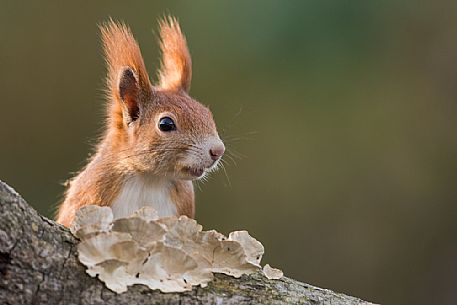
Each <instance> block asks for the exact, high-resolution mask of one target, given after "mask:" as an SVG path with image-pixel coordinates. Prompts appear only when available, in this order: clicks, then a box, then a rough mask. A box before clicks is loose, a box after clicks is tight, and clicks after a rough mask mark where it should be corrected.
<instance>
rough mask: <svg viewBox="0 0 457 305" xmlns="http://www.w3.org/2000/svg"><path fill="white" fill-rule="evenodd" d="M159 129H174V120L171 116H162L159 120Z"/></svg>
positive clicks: (165, 130) (166, 130)
mask: <svg viewBox="0 0 457 305" xmlns="http://www.w3.org/2000/svg"><path fill="white" fill-rule="evenodd" d="M159 129H160V130H161V131H164V132H168V131H173V130H176V125H175V122H174V121H173V119H172V118H169V117H167V116H166V117H163V118H161V119H160V121H159Z"/></svg>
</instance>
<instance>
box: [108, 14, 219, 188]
mask: <svg viewBox="0 0 457 305" xmlns="http://www.w3.org/2000/svg"><path fill="white" fill-rule="evenodd" d="M159 24H160V46H161V50H162V64H161V68H160V70H159V73H158V74H159V82H158V84H157V85H155V86H154V85H152V84H151V82H150V80H149V76H148V73H147V71H146V67H145V64H144V61H143V58H142V56H141V52H140V48H139V46H138V43H137V42H136V41H135V39H134V37H133V35H132V33H131V31H130V29H129V28H128V27H127V26H125V25H124V24H122V23H117V22H114V21H112V20H110V21H109V22H108V23H106V24H104V25H102V26H101V27H100V28H101V34H102V40H103V45H104V50H105V55H106V62H107V66H108V77H107V95H108V120H107V125H108V126H107V139H109V141H108V142H109V144H110V145H109V147H107V148H106V150H107V151H106V154H109V155H110V156H111V158H113V159H114V161H115V164H116V165H117V166H120V167H122V169H127V170H129V171H131V172H143V173H151V174H154V175H157V176H161V177H170V178H175V179H189V180H192V179H199V178H201V177H203V176H204V175H205V174H206V173H208V172H210V171H212V170H214V169H215V168H217V165H218V162H219V161H220V158H221V157H222V155H223V153H224V150H225V147H224V144H223V142H222V141H221V139H220V138H219V135H218V133H217V129H216V124H215V123H214V119H213V116H212V114H211V111H210V110H209V109H208V108H207V107H205V106H204V105H202V104H200V103H199V102H197V101H196V100H195V99H193V98H191V97H190V96H189V95H188V92H189V88H190V82H191V78H192V62H191V58H190V54H189V50H188V48H187V43H186V39H185V37H184V35H183V34H182V32H181V29H180V26H179V24H178V22H177V20H176V19H174V18H171V17H168V18H165V19H163V20H161V21H160V22H159Z"/></svg>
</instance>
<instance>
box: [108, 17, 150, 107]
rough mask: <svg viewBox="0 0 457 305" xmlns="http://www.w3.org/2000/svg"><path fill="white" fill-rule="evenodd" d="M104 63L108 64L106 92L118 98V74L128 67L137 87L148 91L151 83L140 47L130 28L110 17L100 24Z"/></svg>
mask: <svg viewBox="0 0 457 305" xmlns="http://www.w3.org/2000/svg"><path fill="white" fill-rule="evenodd" d="M100 31H101V36H102V40H103V47H104V51H105V58H106V63H107V65H108V78H107V85H108V93H109V94H111V96H112V97H113V98H114V99H120V98H121V96H120V92H119V89H120V87H119V75H121V74H122V73H123V72H125V71H126V70H125V68H126V67H129V69H130V72H128V73H131V74H132V75H135V76H136V79H137V83H138V88H139V90H142V91H143V92H144V93H145V94H147V93H148V92H150V90H151V83H150V81H149V76H148V73H147V71H146V67H145V64H144V61H143V57H142V56H141V51H140V47H139V46H138V43H137V42H136V41H135V38H134V37H133V35H132V32H131V31H130V29H129V28H128V27H127V26H126V25H125V24H123V23H119V22H115V21H113V20H112V19H110V20H109V21H108V22H106V23H105V24H102V25H101V26H100Z"/></svg>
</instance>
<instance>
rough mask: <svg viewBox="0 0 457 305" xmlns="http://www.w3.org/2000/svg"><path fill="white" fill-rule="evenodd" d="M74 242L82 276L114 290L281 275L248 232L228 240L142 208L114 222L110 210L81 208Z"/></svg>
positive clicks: (182, 287) (174, 288)
mask: <svg viewBox="0 0 457 305" xmlns="http://www.w3.org/2000/svg"><path fill="white" fill-rule="evenodd" d="M71 232H72V233H73V235H75V236H76V237H78V238H79V239H80V240H81V242H80V243H79V244H78V257H79V260H80V262H81V263H82V264H84V265H85V266H86V267H87V270H86V272H87V273H88V274H89V275H91V276H93V277H96V276H97V275H98V278H99V279H100V280H101V281H103V282H104V283H105V285H106V286H107V287H108V288H109V289H111V290H113V291H115V292H117V293H122V292H125V291H126V290H127V288H128V286H131V285H134V284H143V285H146V286H148V287H149V288H151V289H160V290H161V291H162V292H181V291H187V290H191V289H192V286H197V285H200V286H202V287H205V286H206V285H207V284H208V282H210V281H211V280H212V279H213V273H224V274H227V275H230V276H234V277H237V278H238V277H240V276H241V275H243V274H251V273H253V272H256V271H262V272H263V273H264V274H265V276H266V277H268V278H269V279H279V278H281V277H282V271H281V270H279V269H274V268H271V267H270V266H269V265H266V266H265V267H264V268H263V269H262V268H261V266H260V261H261V259H262V256H263V253H264V247H263V245H262V244H261V243H260V242H259V241H257V240H256V239H255V238H253V237H252V236H250V235H249V233H248V232H247V231H235V232H232V233H230V234H229V236H228V237H226V236H224V235H223V234H221V233H219V232H217V231H214V230H211V231H202V226H201V225H199V224H198V223H197V222H196V221H195V220H193V219H190V218H187V217H186V216H181V217H179V218H178V217H166V218H158V216H157V212H156V211H155V210H154V209H152V208H150V207H144V208H142V209H140V210H138V211H137V212H135V213H134V214H133V215H131V216H130V217H127V218H120V219H116V220H113V214H112V211H111V209H110V208H109V207H99V206H94V205H89V206H85V207H83V208H81V209H80V210H79V211H78V212H77V214H76V219H75V221H74V222H73V225H72V227H71Z"/></svg>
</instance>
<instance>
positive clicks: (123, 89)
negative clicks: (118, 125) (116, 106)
mask: <svg viewBox="0 0 457 305" xmlns="http://www.w3.org/2000/svg"><path fill="white" fill-rule="evenodd" d="M117 87H118V90H119V97H120V98H121V100H122V103H123V112H124V119H126V121H127V123H130V122H133V121H135V120H136V119H138V116H139V114H140V107H139V104H138V101H139V93H140V88H139V84H138V77H137V76H136V75H135V72H133V70H132V69H131V68H129V67H126V68H124V69H123V70H121V73H120V74H119V80H118V86H117Z"/></svg>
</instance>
